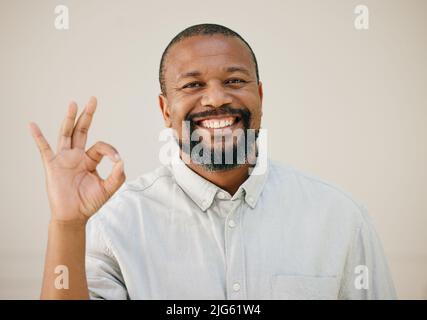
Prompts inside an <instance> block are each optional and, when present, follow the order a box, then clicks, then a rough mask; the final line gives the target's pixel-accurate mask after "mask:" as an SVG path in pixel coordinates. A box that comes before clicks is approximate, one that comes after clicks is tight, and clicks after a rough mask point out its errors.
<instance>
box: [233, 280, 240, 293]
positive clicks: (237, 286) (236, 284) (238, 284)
mask: <svg viewBox="0 0 427 320" xmlns="http://www.w3.org/2000/svg"><path fill="white" fill-rule="evenodd" d="M233 290H234V291H236V292H237V291H240V283H238V282H235V283H234V284H233Z"/></svg>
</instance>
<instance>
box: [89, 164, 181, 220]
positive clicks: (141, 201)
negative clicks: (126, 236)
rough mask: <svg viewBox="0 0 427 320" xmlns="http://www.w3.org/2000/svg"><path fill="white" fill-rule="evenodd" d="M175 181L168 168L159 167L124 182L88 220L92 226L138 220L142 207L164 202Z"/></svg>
mask: <svg viewBox="0 0 427 320" xmlns="http://www.w3.org/2000/svg"><path fill="white" fill-rule="evenodd" d="M174 184H175V180H174V178H173V175H172V173H171V171H170V168H169V166H160V167H158V168H156V169H155V170H153V171H151V172H148V173H144V174H142V175H140V176H139V177H137V178H136V179H133V180H130V181H127V182H125V183H124V184H123V185H122V186H121V187H120V189H119V190H117V192H116V193H115V194H114V195H113V196H112V197H111V198H110V199H109V200H108V201H107V202H106V203H105V204H104V205H103V206H102V207H101V209H99V211H98V212H97V213H95V214H94V215H93V217H92V218H91V219H90V221H91V224H92V225H95V224H96V225H104V226H105V225H114V224H122V223H123V222H126V221H128V222H131V221H135V219H139V218H140V217H139V216H140V213H141V211H142V206H151V205H152V204H153V202H162V201H164V198H165V195H166V194H168V192H169V189H172V188H173V185H174Z"/></svg>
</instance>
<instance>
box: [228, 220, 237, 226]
mask: <svg viewBox="0 0 427 320" xmlns="http://www.w3.org/2000/svg"><path fill="white" fill-rule="evenodd" d="M228 226H229V227H230V228H234V227H235V226H236V222H234V220H228Z"/></svg>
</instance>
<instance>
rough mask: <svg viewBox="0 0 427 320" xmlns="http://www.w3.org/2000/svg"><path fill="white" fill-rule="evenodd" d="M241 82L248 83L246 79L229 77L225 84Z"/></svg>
mask: <svg viewBox="0 0 427 320" xmlns="http://www.w3.org/2000/svg"><path fill="white" fill-rule="evenodd" d="M240 83H246V81H245V80H242V79H228V80H226V81H225V84H240Z"/></svg>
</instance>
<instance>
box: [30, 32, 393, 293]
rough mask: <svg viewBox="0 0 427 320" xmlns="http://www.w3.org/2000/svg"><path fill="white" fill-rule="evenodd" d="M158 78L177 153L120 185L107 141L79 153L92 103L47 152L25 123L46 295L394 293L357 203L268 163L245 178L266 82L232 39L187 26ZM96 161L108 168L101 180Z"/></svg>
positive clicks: (72, 111)
mask: <svg viewBox="0 0 427 320" xmlns="http://www.w3.org/2000/svg"><path fill="white" fill-rule="evenodd" d="M159 80H160V86H161V94H160V95H159V105H160V109H161V112H162V115H163V118H164V121H165V125H166V127H168V128H171V129H172V131H173V132H174V137H175V139H176V142H177V145H178V146H179V153H178V154H177V155H176V157H175V158H174V159H173V161H171V162H170V163H169V164H166V165H163V166H161V167H159V168H158V169H157V170H155V171H154V172H151V173H148V174H144V175H142V176H141V177H139V178H138V179H136V180H134V181H131V182H127V183H125V184H123V182H124V181H125V175H124V170H123V161H122V160H121V159H120V157H119V156H118V153H117V151H116V150H115V149H114V148H113V147H112V146H111V145H109V144H106V143H104V142H98V143H96V144H95V145H94V146H92V147H91V148H89V149H88V150H87V151H86V149H85V144H86V139H87V132H88V129H89V126H90V123H91V120H92V117H93V114H94V112H95V108H96V100H95V99H94V98H92V99H91V100H90V101H89V103H88V104H87V106H86V107H85V109H84V110H83V112H82V113H81V115H80V117H79V119H78V120H77V122H75V118H76V115H77V107H76V105H75V104H74V103H71V105H70V107H69V109H68V113H67V117H66V118H65V120H64V122H63V126H62V128H61V132H60V137H59V142H58V149H57V153H56V154H55V153H54V152H53V151H52V150H51V148H50V146H49V144H48V143H47V141H46V140H45V138H44V137H43V135H42V133H41V131H40V129H39V128H38V127H37V126H36V125H35V124H31V125H30V129H31V133H32V135H33V137H34V138H35V140H36V142H37V145H38V146H39V149H40V151H41V154H42V159H43V163H44V167H45V171H46V179H47V191H48V195H49V203H50V207H51V211H52V212H51V213H52V218H51V222H50V225H49V241H48V248H47V255H46V265H45V273H44V281H43V288H42V298H53V299H61V298H65V299H67V298H68V299H69V298H76V299H84V298H93V299H390V298H394V297H395V293H394V288H393V284H392V280H391V277H390V274H389V271H388V267H387V263H386V260H385V257H384V254H383V251H382V248H381V244H380V242H379V239H378V237H377V235H376V233H375V230H374V227H373V225H372V222H371V220H370V219H369V217H368V214H367V212H366V210H365V208H364V207H363V206H361V205H360V204H358V203H357V202H355V201H354V200H352V199H351V198H350V196H348V195H347V194H346V193H344V192H343V191H341V190H339V189H338V188H336V187H334V186H333V185H331V184H328V183H326V182H324V181H322V180H320V179H317V178H315V177H311V176H309V175H307V174H304V173H302V172H300V171H298V170H296V169H294V168H292V167H289V166H285V165H280V164H277V163H275V162H272V161H270V160H269V161H268V162H267V166H266V170H261V171H258V173H257V174H254V172H255V170H256V169H257V168H258V167H259V166H260V159H261V155H260V153H261V150H262V148H261V147H260V144H259V139H258V141H257V140H256V139H257V137H259V133H260V131H261V130H262V129H261V116H262V100H263V90H262V84H261V82H260V80H259V73H258V65H257V60H256V58H255V54H254V53H253V51H252V49H251V48H250V46H249V44H248V43H247V42H246V41H245V40H244V39H243V38H242V37H241V36H239V35H238V34H237V33H235V32H234V31H232V30H230V29H228V28H226V27H224V26H220V25H216V24H202V25H196V26H192V27H189V28H187V29H185V30H184V31H182V32H181V33H179V34H178V35H177V36H176V37H175V38H174V39H173V40H172V41H171V42H170V44H169V45H168V46H167V48H166V50H165V52H164V54H163V56H162V59H161V63H160V70H159ZM271 110H272V111H271V112H274V109H271ZM103 156H108V157H109V158H110V159H111V160H112V161H113V162H114V163H115V164H114V167H113V170H112V173H111V175H110V176H109V177H108V178H107V179H105V180H102V179H101V178H100V176H99V175H98V173H97V171H96V167H97V165H98V163H99V162H100V161H101V159H102V157H103ZM95 213H96V214H95ZM94 214H95V215H94ZM89 218H90V220H89ZM58 266H60V268H59V269H58ZM58 270H66V273H64V274H60V275H58V273H55V272H58ZM60 276H61V279H60V281H58V277H60ZM64 283H66V285H64Z"/></svg>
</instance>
